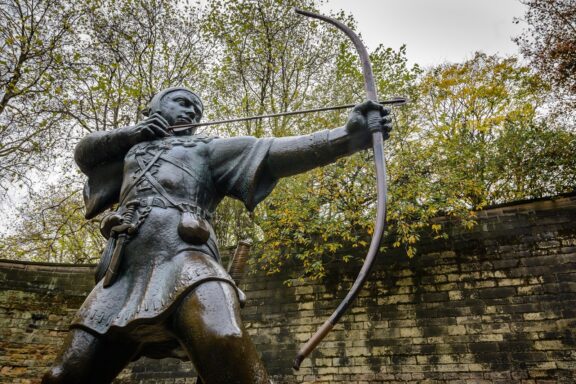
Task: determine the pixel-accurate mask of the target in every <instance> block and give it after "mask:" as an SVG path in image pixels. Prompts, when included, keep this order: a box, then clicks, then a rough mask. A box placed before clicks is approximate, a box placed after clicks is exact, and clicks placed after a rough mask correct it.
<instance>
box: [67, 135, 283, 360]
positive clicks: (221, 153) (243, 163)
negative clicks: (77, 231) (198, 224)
mask: <svg viewBox="0 0 576 384" xmlns="http://www.w3.org/2000/svg"><path fill="white" fill-rule="evenodd" d="M272 141H273V139H256V138H253V137H235V138H213V137H206V136H201V135H194V136H175V137H174V136H173V137H168V138H162V139H158V140H154V141H149V142H142V143H139V144H137V145H135V146H133V147H132V148H131V149H130V150H129V151H128V152H127V153H126V155H125V157H124V160H123V170H122V175H121V177H122V179H119V176H120V175H119V172H118V169H119V168H118V165H117V164H116V165H114V164H98V165H97V166H95V167H94V168H93V169H85V170H84V172H85V173H87V175H88V182H87V186H86V188H85V199H86V203H87V204H86V205H87V208H88V210H89V211H88V212H87V216H88V217H89V216H93V215H94V214H96V213H98V211H101V210H102V209H103V207H104V206H106V205H109V204H110V203H111V202H114V200H116V201H119V202H120V204H119V208H118V213H119V214H123V213H125V212H126V210H127V209H128V208H127V207H128V206H129V205H133V206H135V207H136V209H135V211H134V218H133V220H134V222H135V223H137V224H138V229H137V233H136V234H134V235H132V236H130V237H129V240H128V241H127V242H126V244H125V248H124V252H123V257H122V259H121V263H120V266H119V274H118V277H117V279H116V280H115V281H114V283H113V284H112V285H110V286H108V287H106V288H105V287H104V286H103V283H102V280H100V282H98V283H97V284H96V286H95V287H94V289H93V290H92V292H91V293H90V294H89V296H88V298H87V299H86V301H85V302H84V304H83V305H82V307H81V308H80V310H79V311H78V313H77V314H76V316H75V318H74V320H73V324H72V327H80V328H84V329H87V330H89V331H91V332H95V333H97V334H102V335H104V334H107V333H108V332H128V333H133V334H134V335H137V337H138V339H139V340H144V341H146V340H147V338H150V341H151V342H154V341H157V342H160V343H162V342H164V341H167V340H170V338H171V336H170V335H169V334H163V333H162V332H158V330H157V329H154V332H151V330H152V329H153V327H154V326H156V325H157V324H160V323H161V322H162V321H163V320H164V319H165V318H167V317H168V316H169V314H170V313H171V311H172V309H174V308H175V306H176V305H177V303H178V301H179V299H181V298H182V297H183V295H185V294H186V293H187V292H189V291H190V290H192V289H193V288H194V287H195V286H197V285H198V284H201V283H202V282H205V281H209V280H218V281H225V282H228V283H229V284H232V285H234V282H233V280H232V279H231V278H230V276H229V275H228V274H227V273H226V271H225V270H224V269H223V267H222V266H221V264H220V255H219V251H218V247H217V245H216V238H215V235H214V231H213V230H212V229H211V227H210V237H209V239H208V241H207V242H206V243H204V244H190V243H188V242H186V241H184V240H183V239H182V238H181V237H180V236H179V234H178V231H177V228H178V224H179V222H180V217H181V214H182V212H193V213H194V214H195V215H198V217H201V218H203V219H206V220H207V221H208V222H210V220H211V217H212V215H213V213H214V211H215V209H216V207H217V205H218V203H219V202H220V201H221V200H222V199H223V198H224V197H225V196H231V197H234V198H236V199H239V200H241V201H242V202H243V203H244V204H245V205H246V207H247V208H248V209H249V210H253V209H254V208H255V206H256V205H257V204H258V203H259V202H260V201H262V200H263V199H264V198H265V197H266V196H267V195H268V194H269V193H270V192H271V191H272V189H273V188H274V186H275V184H276V182H277V179H276V178H275V177H273V176H272V174H271V173H270V172H269V170H268V169H267V166H266V161H265V159H266V157H267V155H268V151H269V149H270V145H271V143H272ZM114 170H116V171H114ZM106 175H109V178H107V177H106ZM118 183H121V187H120V188H118V186H117V184H118ZM118 192H119V193H118ZM176 205H177V206H176ZM155 350H157V351H158V348H156V349H155ZM143 354H145V352H143ZM172 355H174V356H177V355H178V353H172ZM180 357H182V355H180Z"/></svg>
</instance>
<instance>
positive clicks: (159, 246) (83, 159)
mask: <svg viewBox="0 0 576 384" xmlns="http://www.w3.org/2000/svg"><path fill="white" fill-rule="evenodd" d="M369 98H371V99H373V100H376V98H375V93H374V95H373V97H369ZM202 113H203V105H202V102H201V100H200V98H199V97H198V96H197V95H196V94H195V93H193V92H192V91H190V90H188V89H186V88H169V89H165V90H163V91H161V92H159V93H158V94H156V95H155V96H154V97H153V98H152V100H151V101H150V103H149V108H148V111H147V115H148V117H147V118H146V119H145V120H144V121H142V122H140V123H139V124H137V125H136V126H132V127H124V128H118V129H115V130H112V131H109V132H95V133H92V134H90V135H88V136H87V137H85V138H84V139H83V140H81V141H80V143H79V144H78V146H77V148H76V152H75V160H76V162H77V164H78V166H79V167H80V169H81V170H82V172H84V173H85V174H86V175H87V176H88V181H87V182H86V186H85V190H84V197H85V203H86V217H87V218H92V217H94V216H96V215H98V214H100V213H103V212H104V211H105V210H106V209H108V208H109V207H111V206H112V205H114V204H118V208H117V209H116V211H115V212H112V213H108V214H106V215H105V217H104V219H103V220H102V233H103V235H104V236H105V237H107V238H108V243H107V246H106V248H105V250H104V252H103V255H102V259H101V262H100V264H99V266H98V268H97V273H96V280H97V284H96V286H95V288H94V289H93V291H92V292H91V293H90V295H89V296H88V298H87V299H86V301H85V302H84V304H83V305H82V307H81V308H80V310H79V311H78V313H77V314H76V316H75V318H74V320H73V323H72V325H71V329H70V333H69V335H68V338H67V339H66V341H65V343H64V346H63V349H62V352H61V354H60V356H59V357H58V359H57V362H56V364H55V366H54V367H53V368H52V369H51V370H50V371H49V372H47V373H46V375H45V376H44V378H43V383H110V382H111V381H112V380H113V379H114V378H115V377H116V375H117V374H118V373H119V372H120V371H121V370H122V369H123V368H124V367H125V366H126V365H127V364H128V363H129V362H130V361H133V360H136V359H138V358H139V357H141V356H148V357H152V358H162V357H177V358H180V359H183V360H188V359H189V360H191V361H192V363H193V364H194V366H195V367H196V369H197V371H198V373H199V377H200V378H199V382H201V383H205V384H219V383H227V384H230V383H238V384H261V383H262V384H263V383H269V379H268V375H267V372H266V370H265V368H264V366H263V364H262V361H261V360H260V358H259V356H258V354H257V351H256V349H255V347H254V345H253V344H252V342H251V340H250V338H249V337H248V334H247V332H246V331H245V330H244V327H243V325H242V321H241V319H240V314H239V310H240V304H241V302H242V301H243V296H244V295H243V293H242V292H241V291H240V290H239V289H238V287H237V286H236V284H235V282H234V280H233V279H232V278H231V277H230V276H229V275H228V273H226V271H225V270H224V268H223V267H222V266H221V264H220V255H219V252H218V248H217V246H216V238H215V235H214V231H213V229H212V227H211V224H210V223H211V219H212V215H213V213H214V210H215V209H216V206H217V205H218V203H219V202H220V201H221V200H222V199H223V198H224V197H225V196H231V197H234V198H237V199H239V200H241V201H242V202H243V203H244V204H245V206H246V208H247V209H249V210H253V209H254V208H255V207H256V205H257V204H258V203H260V202H261V201H262V200H263V199H264V198H266V196H267V195H268V194H269V193H270V192H271V191H272V189H273V188H274V186H275V185H276V182H277V181H278V179H280V178H281V177H287V176H291V175H294V174H297V173H301V172H305V171H307V170H310V169H312V168H315V167H318V166H322V165H326V164H328V163H331V162H333V161H335V160H336V159H338V158H339V157H342V156H347V155H350V154H352V153H355V152H357V151H359V150H362V149H366V148H368V147H370V145H371V143H372V139H373V137H372V136H373V133H374V132H376V131H377V132H378V133H380V132H383V134H384V138H386V137H387V135H388V132H389V131H390V129H391V119H390V117H389V116H388V115H389V110H387V109H385V108H384V107H383V106H382V105H381V104H378V103H376V102H373V101H367V102H364V103H362V104H360V105H358V106H356V107H355V108H354V109H353V110H352V112H351V114H350V117H349V119H348V121H347V123H346V124H345V125H344V126H343V127H340V128H336V129H332V130H323V131H319V132H316V133H314V134H311V135H305V136H294V137H283V138H262V139H257V138H254V137H233V138H217V137H208V136H205V135H201V134H200V135H196V134H194V133H195V128H189V129H182V126H184V125H190V124H193V123H197V122H199V121H200V119H201V117H202ZM178 127H181V128H180V129H178ZM380 137H381V136H380ZM379 145H380V146H381V140H380V143H379ZM308 352H309V351H308ZM308 352H306V354H307V353H308ZM303 355H304V354H302V356H303ZM300 361H301V360H300Z"/></svg>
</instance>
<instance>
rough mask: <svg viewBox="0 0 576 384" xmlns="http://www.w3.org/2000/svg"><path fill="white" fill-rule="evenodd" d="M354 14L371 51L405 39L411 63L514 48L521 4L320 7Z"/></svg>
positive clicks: (364, 1)
mask: <svg viewBox="0 0 576 384" xmlns="http://www.w3.org/2000/svg"><path fill="white" fill-rule="evenodd" d="M339 9H342V10H344V11H346V12H348V13H351V14H352V15H354V18H355V19H356V21H357V22H358V31H357V32H360V33H361V34H362V38H363V39H364V42H365V44H366V45H367V46H368V48H369V49H370V50H372V49H374V48H376V47H377V46H378V45H379V44H384V45H385V46H386V47H391V48H394V49H398V48H399V47H400V46H401V45H402V44H406V47H407V56H408V59H409V60H410V62H411V63H413V64H414V63H418V64H420V65H423V66H428V65H434V64H440V63H442V62H444V61H450V62H461V61H463V60H465V59H467V58H470V57H472V54H473V53H474V52H475V51H483V52H485V53H488V54H494V53H499V54H501V55H509V54H516V53H518V49H517V46H516V44H514V42H512V41H511V38H512V37H513V36H517V35H519V34H520V33H521V32H522V28H523V26H522V23H520V24H514V23H513V19H514V17H520V18H521V17H523V15H524V10H525V7H524V5H522V4H521V3H520V2H519V1H518V0H327V4H326V5H325V6H324V10H326V11H328V10H339Z"/></svg>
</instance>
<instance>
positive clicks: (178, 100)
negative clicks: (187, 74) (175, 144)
mask: <svg viewBox="0 0 576 384" xmlns="http://www.w3.org/2000/svg"><path fill="white" fill-rule="evenodd" d="M160 114H161V115H162V117H164V118H165V119H166V120H167V121H168V124H170V126H171V127H172V126H177V125H184V124H191V123H198V122H199V121H200V119H201V118H202V106H201V104H200V102H199V100H198V99H197V98H196V97H194V96H193V95H192V94H191V93H190V92H186V91H174V92H170V93H168V94H166V95H165V96H164V97H163V98H162V102H161V107H160ZM191 130H194V129H191Z"/></svg>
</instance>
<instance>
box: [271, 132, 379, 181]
mask: <svg viewBox="0 0 576 384" xmlns="http://www.w3.org/2000/svg"><path fill="white" fill-rule="evenodd" d="M370 143H371V139H370V135H369V134H368V132H365V131H360V132H354V133H349V132H348V130H347V129H346V127H340V128H335V129H331V130H323V131H319V132H315V133H313V134H310V135H304V136H292V137H281V138H276V139H274V142H273V143H272V145H271V147H270V151H269V153H268V159H267V161H268V164H267V165H268V169H269V172H271V173H272V175H273V176H274V177H276V178H280V177H286V176H292V175H295V174H298V173H302V172H306V171H308V170H310V169H313V168H316V167H319V166H323V165H326V164H330V163H332V162H334V161H336V160H338V159H339V158H341V157H344V156H348V155H351V154H353V153H355V152H358V151H359V150H362V149H366V148H368V147H369V146H370Z"/></svg>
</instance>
